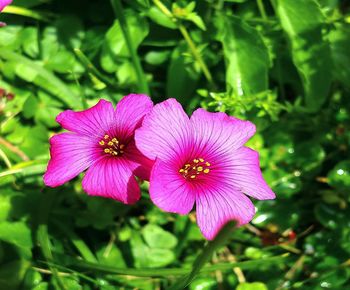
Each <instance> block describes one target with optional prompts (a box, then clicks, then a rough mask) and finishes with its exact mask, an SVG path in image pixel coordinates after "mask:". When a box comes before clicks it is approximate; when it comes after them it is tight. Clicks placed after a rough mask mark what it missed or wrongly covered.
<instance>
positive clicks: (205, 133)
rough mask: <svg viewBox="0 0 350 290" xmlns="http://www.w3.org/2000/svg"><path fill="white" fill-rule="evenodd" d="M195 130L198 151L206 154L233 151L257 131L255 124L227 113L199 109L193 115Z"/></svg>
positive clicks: (192, 120)
mask: <svg viewBox="0 0 350 290" xmlns="http://www.w3.org/2000/svg"><path fill="white" fill-rule="evenodd" d="M191 123H192V126H193V131H194V132H195V133H194V134H195V144H196V151H197V152H203V153H205V154H206V155H211V154H214V155H218V154H221V153H222V152H232V151H234V150H235V149H237V148H240V147H242V146H243V145H244V144H245V143H246V142H247V141H248V140H249V138H250V137H252V136H253V135H254V133H255V125H254V124H253V123H251V122H249V121H243V120H240V119H236V118H233V117H229V116H228V115H226V114H225V113H210V112H207V111H206V110H204V109H197V110H196V111H194V113H193V114H192V117H191Z"/></svg>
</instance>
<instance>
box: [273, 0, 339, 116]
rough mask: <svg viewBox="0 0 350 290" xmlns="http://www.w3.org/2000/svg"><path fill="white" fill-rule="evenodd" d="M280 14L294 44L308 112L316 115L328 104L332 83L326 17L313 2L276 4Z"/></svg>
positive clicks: (280, 1) (292, 0)
mask: <svg viewBox="0 0 350 290" xmlns="http://www.w3.org/2000/svg"><path fill="white" fill-rule="evenodd" d="M277 12H278V15H279V18H280V21H281V25H282V28H283V30H284V31H285V32H286V33H287V35H288V38H289V41H290V42H291V47H292V56H293V61H294V64H295V66H296V67H297V69H298V72H299V75H300V78H301V80H302V82H303V87H304V94H305V104H306V108H307V109H308V110H310V111H312V112H315V111H317V110H318V109H319V108H320V107H321V106H322V105H323V104H324V102H325V101H326V99H327V96H328V93H329V89H330V84H331V81H332V61H331V55H330V46H329V43H328V42H327V41H326V40H325V39H324V37H323V35H322V28H323V26H324V24H325V19H324V16H323V14H322V12H321V10H320V7H319V6H318V4H317V2H316V1H314V0H310V1H304V0H277Z"/></svg>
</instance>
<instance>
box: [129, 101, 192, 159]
mask: <svg viewBox="0 0 350 290" xmlns="http://www.w3.org/2000/svg"><path fill="white" fill-rule="evenodd" d="M135 139H136V146H137V147H138V148H139V149H140V151H141V152H142V153H143V154H144V155H146V156H147V157H148V158H150V159H152V160H154V159H156V158H159V159H161V160H163V161H164V160H169V159H179V158H180V159H181V158H183V156H182V152H185V151H186V150H189V149H190V148H191V147H192V146H191V145H192V131H191V126H190V122H189V118H188V116H187V115H186V113H185V112H184V110H183V108H182V106H181V105H180V104H179V103H178V102H177V101H176V100H175V99H168V100H166V101H164V102H162V103H160V104H157V105H155V106H154V108H153V110H152V111H151V113H150V114H148V115H147V116H146V117H145V119H144V121H143V123H142V126H141V128H139V129H137V130H136V133H135Z"/></svg>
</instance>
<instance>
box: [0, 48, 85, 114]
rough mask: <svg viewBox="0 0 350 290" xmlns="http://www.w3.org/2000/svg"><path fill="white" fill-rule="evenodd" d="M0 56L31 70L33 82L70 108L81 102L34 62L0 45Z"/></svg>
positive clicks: (66, 87) (54, 77)
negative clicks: (33, 75)
mask: <svg viewBox="0 0 350 290" xmlns="http://www.w3.org/2000/svg"><path fill="white" fill-rule="evenodd" d="M0 58H3V59H5V60H7V61H14V62H16V63H19V64H21V65H22V66H25V67H26V68H27V69H28V70H31V71H32V72H33V73H34V74H35V78H34V79H33V83H35V84H36V85H38V86H39V87H41V88H43V89H44V90H46V91H49V92H50V93H52V94H53V95H55V96H56V97H57V98H59V99H60V100H61V101H62V102H64V103H65V104H67V105H68V106H70V107H71V108H77V107H78V106H79V105H80V104H81V100H80V98H78V97H77V96H76V94H75V93H74V92H72V90H71V89H70V88H69V87H68V86H67V85H66V84H65V83H63V82H62V81H61V80H60V79H59V78H57V77H56V76H55V75H54V74H53V73H52V72H51V71H49V70H47V69H45V68H44V67H42V66H41V65H39V64H37V63H36V62H33V61H31V60H30V59H28V58H26V57H24V56H22V55H20V54H17V53H14V52H12V51H10V50H8V49H5V48H1V47H0ZM21 76H23V74H21Z"/></svg>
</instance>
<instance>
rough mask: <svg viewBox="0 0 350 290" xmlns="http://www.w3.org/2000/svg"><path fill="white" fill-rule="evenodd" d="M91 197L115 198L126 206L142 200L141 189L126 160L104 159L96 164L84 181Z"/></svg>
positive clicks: (84, 187)
mask: <svg viewBox="0 0 350 290" xmlns="http://www.w3.org/2000/svg"><path fill="white" fill-rule="evenodd" d="M83 189H84V191H86V192H87V193H88V194H89V195H94V196H102V197H107V198H113V199H116V200H118V201H121V202H123V203H125V204H133V203H135V202H136V201H138V200H139V199H140V196H141V194H140V187H139V185H138V184H137V182H136V179H135V177H134V174H133V172H132V170H131V169H130V165H129V162H128V160H126V159H125V158H112V157H104V158H102V159H100V160H99V161H97V162H96V163H94V164H93V165H92V166H91V167H90V168H89V169H88V170H87V172H86V174H85V176H84V179H83Z"/></svg>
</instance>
